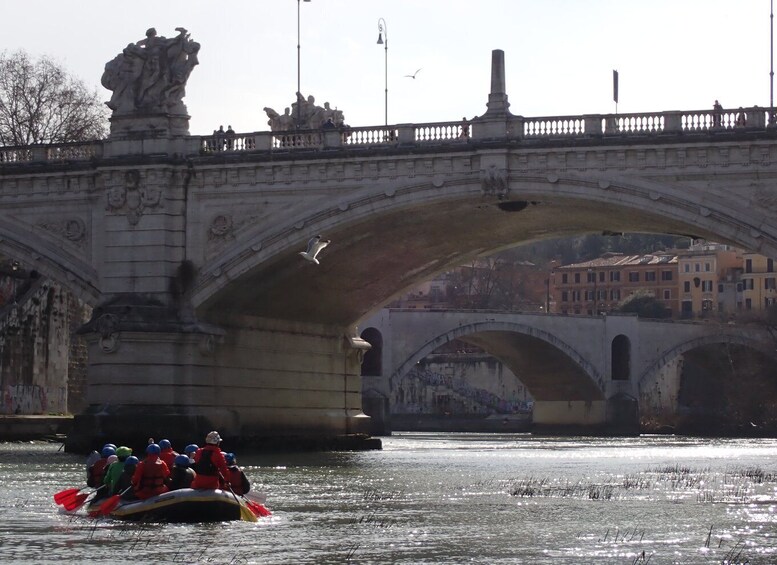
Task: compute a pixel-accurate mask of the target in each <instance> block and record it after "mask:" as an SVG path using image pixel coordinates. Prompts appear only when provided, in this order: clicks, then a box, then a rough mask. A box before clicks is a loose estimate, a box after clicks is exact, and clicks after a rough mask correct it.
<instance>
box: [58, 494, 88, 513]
mask: <svg viewBox="0 0 777 565" xmlns="http://www.w3.org/2000/svg"><path fill="white" fill-rule="evenodd" d="M88 496H89V493H82V494H76V495H75V496H73V498H69V499H68V500H66V501H65V502H63V503H62V505H63V506H64V507H65V510H67V511H68V512H71V511H73V510H76V509H78V508H81V506H83V504H84V502H86V499H87V497H88Z"/></svg>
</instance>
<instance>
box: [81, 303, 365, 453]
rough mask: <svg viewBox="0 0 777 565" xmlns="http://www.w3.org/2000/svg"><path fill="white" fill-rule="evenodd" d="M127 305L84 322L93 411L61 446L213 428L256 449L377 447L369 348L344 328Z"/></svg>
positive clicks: (189, 435)
mask: <svg viewBox="0 0 777 565" xmlns="http://www.w3.org/2000/svg"><path fill="white" fill-rule="evenodd" d="M127 311H129V312H132V313H131V314H129V315H126V314H125V315H123V316H122V315H120V314H119V313H118V312H120V309H119V308H116V307H113V308H104V309H102V310H100V311H99V312H97V314H96V316H95V318H93V320H92V321H91V322H90V323H89V324H87V326H85V328H84V333H85V334H86V339H87V342H88V346H89V391H88V403H89V408H88V409H87V411H86V412H85V413H84V414H81V415H78V416H76V418H75V423H74V430H73V433H72V434H70V435H69V436H68V440H67V445H66V448H67V449H68V451H85V450H88V449H94V448H95V446H99V445H102V444H103V443H105V442H107V441H110V442H113V443H116V444H121V443H123V444H126V445H130V446H135V447H142V446H143V445H145V443H146V439H147V438H148V437H154V438H157V439H160V438H162V437H167V438H168V439H170V440H171V441H172V442H174V444H175V445H179V446H183V445H186V444H188V443H192V442H194V443H201V442H202V440H203V438H204V436H205V434H206V433H207V432H208V431H210V430H213V429H215V430H218V431H219V432H220V434H221V435H222V437H224V438H225V441H226V442H227V443H228V444H229V445H241V446H246V447H256V448H260V449H261V448H266V449H278V448H284V449H285V448H294V449H321V448H329V447H341V448H353V449H368V448H375V447H379V442H378V440H370V439H369V438H368V433H369V425H370V424H369V421H370V419H369V417H367V416H365V415H364V414H363V413H362V410H361V383H360V375H359V371H360V364H361V358H362V356H363V351H364V350H365V349H367V348H368V347H369V345H368V344H367V343H366V342H363V341H362V340H361V339H359V338H356V337H351V336H349V335H348V334H346V333H344V332H343V331H342V329H341V328H336V327H326V326H321V325H315V324H306V323H296V322H286V321H280V320H266V319H257V318H251V319H249V318H243V319H240V320H231V321H230V322H229V323H228V324H227V325H223V326H220V327H215V326H211V325H207V324H199V323H193V324H191V323H190V324H183V323H180V322H176V321H174V320H172V319H171V318H170V317H165V316H163V315H162V316H160V314H164V313H165V308H164V307H163V306H162V305H157V306H156V307H153V306H150V305H143V306H137V305H134V306H133V307H131V308H129V309H128V310H127ZM133 314H134V315H133ZM137 314H141V315H140V316H138V315H137ZM143 314H145V316H143Z"/></svg>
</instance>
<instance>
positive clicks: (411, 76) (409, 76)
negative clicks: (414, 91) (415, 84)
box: [405, 67, 423, 79]
mask: <svg viewBox="0 0 777 565" xmlns="http://www.w3.org/2000/svg"><path fill="white" fill-rule="evenodd" d="M422 68H423V67H422ZM420 70H421V69H418V71H420ZM418 71H416V72H414V73H413V74H412V75H405V76H406V77H408V78H412V79H415V75H417V74H418Z"/></svg>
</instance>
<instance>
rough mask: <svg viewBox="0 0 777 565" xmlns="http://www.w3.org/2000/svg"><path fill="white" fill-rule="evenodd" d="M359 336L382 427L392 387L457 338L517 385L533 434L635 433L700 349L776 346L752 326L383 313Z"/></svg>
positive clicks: (765, 350)
mask: <svg viewBox="0 0 777 565" xmlns="http://www.w3.org/2000/svg"><path fill="white" fill-rule="evenodd" d="M360 329H361V336H362V337H363V338H364V339H365V340H367V341H369V342H370V343H371V344H372V345H373V347H372V349H371V350H370V352H369V353H368V354H367V361H366V362H365V371H364V374H365V376H364V378H363V387H364V392H365V407H366V406H368V405H369V406H370V408H371V410H369V411H370V412H371V413H373V414H374V415H375V417H376V418H380V419H386V416H385V414H386V413H389V412H390V406H386V405H385V400H384V399H388V398H390V391H391V383H392V380H393V379H397V378H399V377H401V376H402V375H405V374H407V373H408V372H409V371H410V369H412V368H413V366H414V365H415V364H416V363H418V362H419V361H421V360H422V359H423V358H424V357H426V356H427V355H429V354H430V353H432V352H433V351H435V350H436V349H437V348H439V347H441V346H443V345H445V344H446V343H448V342H450V341H453V340H454V339H458V340H462V341H464V342H467V343H471V344H473V345H476V346H478V347H480V348H481V349H484V350H485V351H486V352H487V353H489V354H491V355H493V356H494V357H496V358H498V359H499V360H500V361H501V362H503V363H504V364H505V366H507V368H509V369H510V370H511V371H512V372H513V373H514V374H515V375H517V376H518V378H520V380H521V382H522V383H523V384H524V385H525V386H526V387H527V389H528V390H529V392H530V393H531V395H532V397H533V398H534V400H535V404H534V414H533V424H534V426H535V428H537V429H541V428H546V429H553V428H575V429H586V428H588V429H597V430H602V429H605V430H611V431H614V430H621V431H629V430H631V431H634V430H638V429H639V418H638V409H639V405H640V403H641V402H646V403H652V402H656V401H657V398H656V397H659V398H660V397H661V396H662V394H661V393H662V392H663V393H664V394H663V397H664V400H666V399H669V398H672V397H673V398H675V399H676V397H677V389H678V387H679V361H681V359H682V357H683V355H684V354H685V353H687V352H689V351H692V350H694V349H696V348H698V347H701V346H704V345H710V344H737V345H744V346H746V347H748V348H751V349H753V350H754V351H758V352H760V353H762V354H765V355H768V356H770V357H772V358H775V357H777V354H775V343H774V339H773V338H772V336H770V335H769V333H768V332H767V331H766V330H765V328H763V327H759V326H757V325H750V326H734V325H729V324H720V323H717V322H686V321H682V322H680V321H658V320H643V319H639V318H637V316H636V315H630V314H629V315H627V314H623V315H617V314H616V315H607V316H604V315H602V316H566V315H561V314H540V313H536V314H535V313H528V314H521V313H505V312H494V311H447V310H445V311H444V310H440V311H431V310H401V309H384V310H381V311H380V312H379V313H378V314H376V315H375V316H373V317H371V318H369V319H366V320H364V321H363V322H362V324H361V325H360ZM667 389H670V390H667ZM376 399H378V400H379V401H377V402H376ZM381 401H382V402H381ZM387 427H389V426H388V425H387ZM378 429H379V427H378Z"/></svg>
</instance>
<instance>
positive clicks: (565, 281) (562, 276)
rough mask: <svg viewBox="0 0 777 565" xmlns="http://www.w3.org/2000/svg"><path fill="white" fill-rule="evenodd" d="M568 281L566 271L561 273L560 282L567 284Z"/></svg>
mask: <svg viewBox="0 0 777 565" xmlns="http://www.w3.org/2000/svg"><path fill="white" fill-rule="evenodd" d="M568 282H569V275H567V274H566V273H564V274H562V275H561V284H567V283H568Z"/></svg>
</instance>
